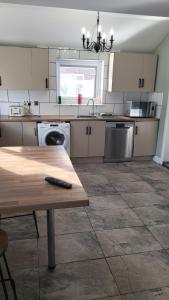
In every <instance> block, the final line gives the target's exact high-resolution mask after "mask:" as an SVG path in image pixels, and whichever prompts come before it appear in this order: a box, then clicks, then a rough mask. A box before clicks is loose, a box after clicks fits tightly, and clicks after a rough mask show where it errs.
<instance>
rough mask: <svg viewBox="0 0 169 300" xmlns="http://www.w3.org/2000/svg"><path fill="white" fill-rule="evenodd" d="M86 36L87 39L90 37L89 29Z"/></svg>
mask: <svg viewBox="0 0 169 300" xmlns="http://www.w3.org/2000/svg"><path fill="white" fill-rule="evenodd" d="M86 37H87V39H90V32H89V31H87V33H86Z"/></svg>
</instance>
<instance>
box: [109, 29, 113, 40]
mask: <svg viewBox="0 0 169 300" xmlns="http://www.w3.org/2000/svg"><path fill="white" fill-rule="evenodd" d="M113 36H114V30H113V29H111V30H110V38H113Z"/></svg>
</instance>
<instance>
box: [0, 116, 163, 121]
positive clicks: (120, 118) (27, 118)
mask: <svg viewBox="0 0 169 300" xmlns="http://www.w3.org/2000/svg"><path fill="white" fill-rule="evenodd" d="M89 120H90V121H93V120H96V121H112V122H136V121H139V122H145V121H158V120H159V119H157V118H134V117H132V118H131V117H126V116H121V115H115V116H112V117H97V118H92V117H81V118H79V117H76V116H73V115H69V116H66V115H65V116H56V115H55V116H52V115H44V116H43V115H42V116H35V115H32V116H24V117H9V116H0V122H44V121H45V122H60V121H62V122H64V121H67V122H70V121H89Z"/></svg>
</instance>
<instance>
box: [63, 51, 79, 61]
mask: <svg viewBox="0 0 169 300" xmlns="http://www.w3.org/2000/svg"><path fill="white" fill-rule="evenodd" d="M60 58H63V59H66V58H74V59H79V50H69V49H64V50H60Z"/></svg>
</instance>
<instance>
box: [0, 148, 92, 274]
mask: <svg viewBox="0 0 169 300" xmlns="http://www.w3.org/2000/svg"><path fill="white" fill-rule="evenodd" d="M45 176H53V177H57V178H60V179H63V180H66V181H68V182H71V183H72V184H73V188H72V189H70V190H66V189H63V188H60V187H56V186H52V185H50V184H48V183H47V182H45V180H44V178H45ZM87 205H89V201H88V197H87V195H86V193H85V191H84V189H83V187H82V184H81V182H80V180H79V178H78V176H77V174H76V172H75V170H74V168H73V166H72V163H71V161H70V159H69V156H68V155H67V153H66V151H65V150H64V148H63V147H62V146H52V147H1V148H0V214H4V213H10V214H11V213H20V212H29V211H33V210H47V232H48V266H49V268H50V269H51V268H55V224H54V209H60V208H70V207H80V206H87Z"/></svg>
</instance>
